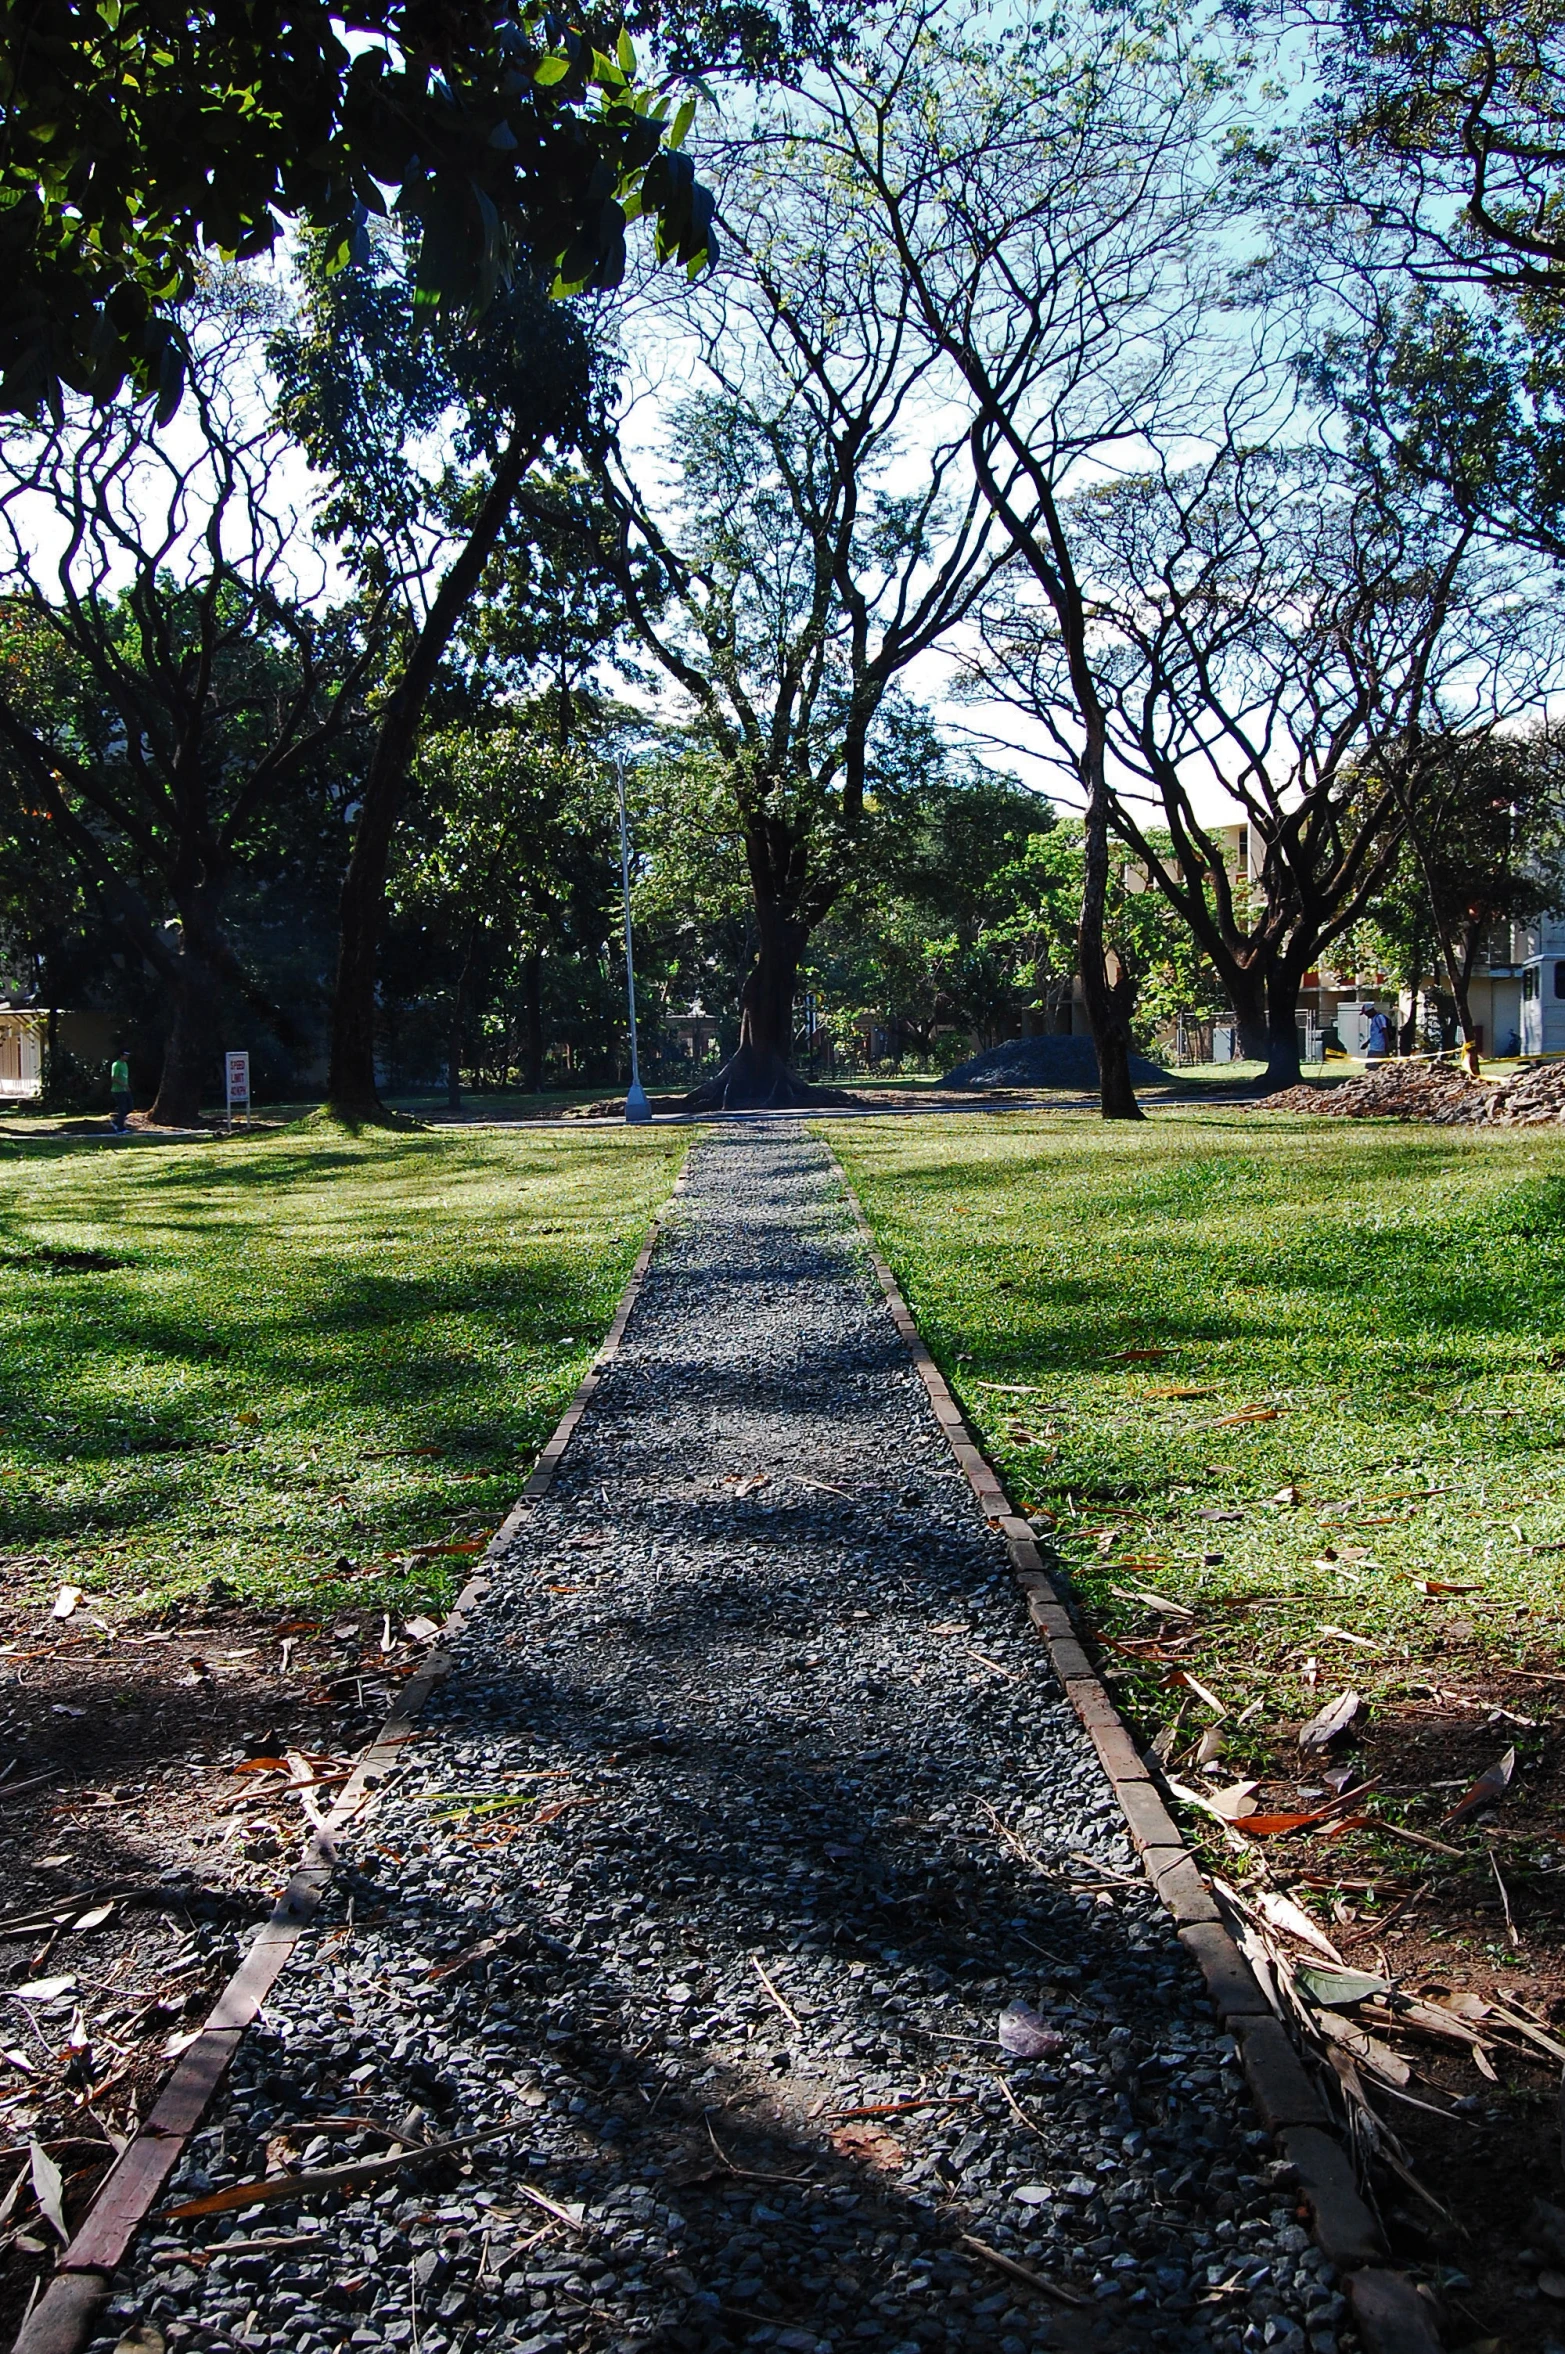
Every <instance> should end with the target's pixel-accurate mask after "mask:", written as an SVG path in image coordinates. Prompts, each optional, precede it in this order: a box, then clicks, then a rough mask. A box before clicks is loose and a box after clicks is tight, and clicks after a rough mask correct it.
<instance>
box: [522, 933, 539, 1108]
mask: <svg viewBox="0 0 1565 2354" xmlns="http://www.w3.org/2000/svg"><path fill="white" fill-rule="evenodd" d="M522 1023H523V1030H522V1052H523V1055H524V1057H525V1060H524V1062H523V1065H522V1086H523V1088H524V1089H525V1091H526V1093H527V1094H529V1095H541V1094H542V1093H543V951H542V949H541V948H534V949H532V950H531V951H530V953H529V954H528V955H527V956H526V957H524V958H523V960H522Z"/></svg>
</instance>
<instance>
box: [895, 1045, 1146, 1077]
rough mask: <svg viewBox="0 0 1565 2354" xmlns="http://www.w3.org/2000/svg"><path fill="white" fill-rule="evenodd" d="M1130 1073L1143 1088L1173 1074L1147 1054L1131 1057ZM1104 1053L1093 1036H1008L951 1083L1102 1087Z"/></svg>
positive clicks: (960, 1065) (963, 1067)
mask: <svg viewBox="0 0 1565 2354" xmlns="http://www.w3.org/2000/svg"><path fill="white" fill-rule="evenodd" d="M1130 1075H1131V1078H1132V1079H1133V1080H1134V1081H1135V1082H1136V1085H1137V1086H1138V1087H1156V1086H1161V1085H1165V1084H1166V1083H1167V1080H1168V1073H1167V1072H1166V1071H1163V1070H1160V1069H1159V1068H1158V1066H1157V1064H1156V1063H1149V1062H1148V1061H1147V1060H1146V1058H1145V1056H1144V1055H1139V1054H1133V1055H1132V1056H1131V1058H1130ZM1097 1084H1098V1056H1097V1049H1096V1048H1095V1047H1094V1045H1093V1043H1092V1040H1091V1039H1090V1038H1067V1037H1048V1038H1007V1039H1006V1040H1005V1042H1004V1044H1003V1045H1001V1046H991V1047H990V1048H989V1049H988V1050H987V1051H986V1052H985V1053H983V1054H975V1055H973V1056H972V1057H970V1059H969V1060H968V1061H967V1062H965V1063H958V1064H957V1066H956V1069H955V1070H954V1071H947V1073H946V1075H945V1078H944V1079H943V1080H942V1081H941V1085H942V1086H945V1087H1080V1088H1089V1087H1096V1086H1097Z"/></svg>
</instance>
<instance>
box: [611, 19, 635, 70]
mask: <svg viewBox="0 0 1565 2354" xmlns="http://www.w3.org/2000/svg"><path fill="white" fill-rule="evenodd" d="M614 54H615V56H616V57H617V58H618V59H619V61H620V65H621V67H622V69H623V71H624V73H625V75H626V78H627V79H628V80H630V81H632V82H633V81H634V80H635V78H636V48H635V43H634V42H633V41H632V40H631V37H630V35H629V33H627V32H626V30H625V28H624V26H623V25H621V27H620V36H619V43H618V46H617V47H616V49H615V52H614Z"/></svg>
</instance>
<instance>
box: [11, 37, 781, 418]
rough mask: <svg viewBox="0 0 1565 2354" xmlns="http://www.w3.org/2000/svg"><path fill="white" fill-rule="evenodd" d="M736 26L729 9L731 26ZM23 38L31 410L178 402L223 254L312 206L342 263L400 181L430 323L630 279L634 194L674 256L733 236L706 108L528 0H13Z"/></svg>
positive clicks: (19, 365) (17, 123)
mask: <svg viewBox="0 0 1565 2354" xmlns="http://www.w3.org/2000/svg"><path fill="white" fill-rule="evenodd" d="M762 15H763V18H764V12H762ZM673 20H674V22H675V24H676V25H677V24H678V23H679V21H680V18H679V11H678V9H677V8H676V9H675V10H674V12H673ZM653 21H656V19H655V15H654V19H653ZM731 30H732V29H731V27H729V26H728V24H727V23H726V21H725V16H724V11H723V10H722V9H721V8H719V9H718V10H716V11H715V12H714V14H713V16H712V18H711V20H710V22H709V25H708V32H709V39H710V40H711V42H712V44H713V45H714V46H716V47H717V48H718V49H719V50H721V49H722V48H723V47H724V46H726V45H727V44H728V43H729V41H730V39H731ZM0 59H3V61H4V63H3V66H0V97H3V103H4V108H5V126H6V136H5V143H4V149H3V152H0V407H3V408H8V409H11V410H15V411H20V412H21V413H23V414H27V415H35V414H37V413H38V412H39V411H40V410H41V409H45V408H47V409H49V410H50V411H52V412H53V413H54V414H56V415H58V414H59V413H60V403H61V398H62V394H63V392H64V391H65V390H66V389H69V390H71V391H74V392H77V393H80V394H84V395H86V396H89V397H90V398H92V399H94V400H107V399H110V398H112V397H113V396H114V395H115V394H116V393H118V392H119V390H120V389H121V387H122V386H125V385H129V386H130V387H131V388H132V389H133V390H134V391H135V392H137V393H142V394H147V393H154V392H155V393H156V394H157V396H158V400H159V406H160V411H161V412H162V413H163V414H164V415H167V414H168V413H170V412H171V410H172V408H173V407H174V405H175V404H176V403H177V401H178V399H179V391H180V381H181V375H182V367H183V357H184V342H183V335H182V331H181V326H180V311H179V306H180V304H181V303H182V302H184V301H186V300H188V299H189V297H190V296H191V295H192V294H193V293H194V291H195V288H196V286H197V283H198V281H199V279H200V276H201V274H202V271H203V269H204V268H205V267H206V266H207V265H208V263H209V262H210V260H211V259H212V258H213V257H215V256H217V255H224V256H228V257H239V258H241V259H244V258H252V257H254V256H256V255H258V254H263V253H266V252H268V251H269V250H270V249H271V247H272V246H273V244H274V242H275V240H276V238H277V236H278V233H279V227H280V225H281V224H282V223H285V222H288V223H294V224H297V225H298V226H300V227H302V228H307V229H309V230H312V231H314V232H316V233H318V235H319V237H320V239H321V240H322V242H323V246H324V250H325V252H326V255H327V258H328V260H329V262H330V264H331V266H333V267H338V266H340V265H341V264H342V263H343V262H345V261H346V260H347V258H348V256H349V254H350V253H351V252H352V251H354V250H355V247H356V246H357V245H358V244H359V243H360V242H361V240H362V235H363V229H364V224H365V222H366V221H367V219H369V218H370V217H371V216H373V215H381V214H384V212H385V210H386V195H385V192H386V191H388V190H389V191H394V192H395V205H396V210H397V214H398V216H399V218H400V219H401V220H402V221H403V223H404V224H405V225H406V226H407V227H408V228H409V229H410V230H412V231H414V232H415V234H416V243H417V260H416V288H417V303H418V315H419V317H420V319H421V320H424V319H428V318H430V317H432V316H435V315H437V314H438V315H440V316H442V317H443V318H445V319H446V321H447V322H448V323H449V322H451V321H454V320H458V319H461V318H464V317H467V316H469V315H471V314H473V313H475V312H478V311H482V310H483V309H485V308H486V307H487V306H488V305H489V304H490V303H492V302H493V301H494V300H495V299H496V298H497V297H498V295H500V294H501V293H502V292H504V291H506V290H508V289H509V288H511V287H512V286H514V285H515V284H517V283H519V282H520V281H521V280H523V279H530V280H533V281H538V280H541V281H542V282H544V283H547V282H548V281H549V280H550V279H551V278H553V279H555V280H556V283H557V284H558V285H559V286H560V287H561V288H562V289H563V290H567V291H568V290H571V289H575V288H580V287H589V286H590V287H611V286H615V285H617V284H618V283H619V280H620V278H621V275H622V274H623V270H624V266H625V231H626V224H627V221H628V219H629V218H630V216H631V214H632V213H643V214H647V215H649V216H651V218H652V220H653V223H654V244H655V248H656V251H657V254H658V256H659V258H660V259H662V258H665V257H666V258H673V259H677V260H678V261H679V262H680V263H682V264H683V265H685V266H686V267H687V268H699V267H700V266H702V265H703V264H704V263H705V262H706V261H707V260H708V259H709V258H710V255H711V250H712V246H711V239H710V234H709V227H710V221H711V209H712V208H711V199H710V197H709V195H708V194H707V192H706V191H705V190H703V189H702V188H700V187H699V186H698V185H697V183H696V180H695V175H694V173H693V171H692V169H691V167H690V164H689V161H688V159H687V158H686V157H685V156H683V155H682V154H681V153H679V152H678V150H679V146H680V142H681V139H682V136H683V132H684V130H685V128H686V127H687V126H688V123H689V121H690V109H689V108H688V107H687V108H685V109H682V110H681V112H680V114H679V116H678V117H677V118H676V119H675V121H674V123H673V124H672V125H670V124H669V122H668V121H667V119H666V117H667V112H668V101H667V99H666V98H659V97H657V96H656V95H655V94H654V93H653V92H652V91H650V90H648V89H644V88H641V87H638V83H637V78H636V77H637V70H638V69H637V64H636V59H635V54H634V51H633V50H632V49H631V47H630V44H629V41H628V40H627V39H626V38H625V37H624V36H622V37H621V40H620V44H619V46H618V48H617V50H616V52H615V54H614V55H613V56H612V57H610V56H605V55H604V54H603V53H602V52H601V51H600V50H598V49H597V48H595V46H594V44H593V40H592V38H591V36H590V35H589V34H588V33H587V32H586V31H585V30H583V29H582V28H581V27H580V26H579V25H577V24H574V23H571V22H569V21H567V22H564V23H562V22H561V20H560V19H559V18H558V17H556V16H554V15H553V14H551V13H549V12H547V11H546V10H545V9H544V8H543V7H542V6H540V5H528V4H526V0H524V4H523V5H522V6H521V7H516V6H514V5H511V4H506V0H498V4H497V0H489V4H488V5H484V4H483V0H479V4H478V5H461V6H458V5H454V4H452V5H448V4H446V0H360V4H359V5H355V6H354V7H352V8H351V9H348V8H341V7H338V8H334V7H332V6H331V5H329V0H261V4H260V5H256V6H249V7H244V8H235V7H219V6H216V5H211V4H208V5H201V6H195V7H192V6H189V5H186V4H184V0H178V4H176V0H114V4H113V5H108V4H105V5H101V6H98V7H96V8H91V7H85V6H81V5H79V4H78V0H0Z"/></svg>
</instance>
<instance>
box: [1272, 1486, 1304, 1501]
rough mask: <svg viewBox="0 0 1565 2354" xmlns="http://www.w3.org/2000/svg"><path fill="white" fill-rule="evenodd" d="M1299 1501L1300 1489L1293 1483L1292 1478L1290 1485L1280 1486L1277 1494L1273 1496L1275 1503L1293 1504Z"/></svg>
mask: <svg viewBox="0 0 1565 2354" xmlns="http://www.w3.org/2000/svg"><path fill="white" fill-rule="evenodd" d="M1298 1501H1299V1491H1298V1489H1297V1488H1296V1487H1295V1486H1294V1485H1293V1482H1292V1481H1291V1480H1290V1481H1289V1483H1288V1485H1287V1486H1286V1487H1285V1488H1279V1489H1278V1490H1277V1493H1276V1495H1275V1496H1273V1498H1272V1502H1273V1503H1274V1504H1289V1505H1292V1504H1297V1503H1298Z"/></svg>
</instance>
